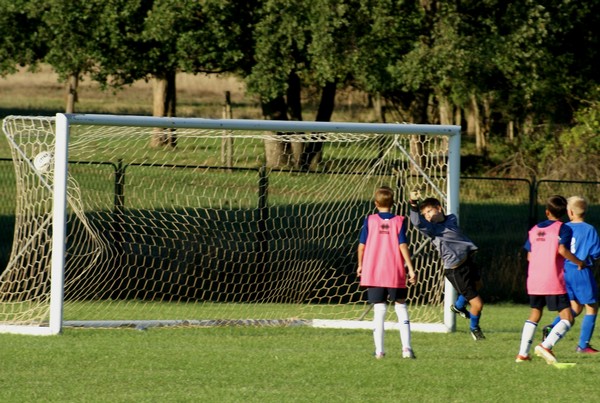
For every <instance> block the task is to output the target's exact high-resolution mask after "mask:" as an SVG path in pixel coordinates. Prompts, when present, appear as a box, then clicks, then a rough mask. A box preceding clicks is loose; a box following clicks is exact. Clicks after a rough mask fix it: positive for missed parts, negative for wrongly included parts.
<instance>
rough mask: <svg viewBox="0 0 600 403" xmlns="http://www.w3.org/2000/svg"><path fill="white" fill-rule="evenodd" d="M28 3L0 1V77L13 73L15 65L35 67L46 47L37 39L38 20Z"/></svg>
mask: <svg viewBox="0 0 600 403" xmlns="http://www.w3.org/2000/svg"><path fill="white" fill-rule="evenodd" d="M30 6H31V3H30V2H29V1H28V0H0V32H2V35H1V36H0V76H2V77H4V76H6V75H8V74H13V73H16V71H17V66H19V65H20V66H29V67H30V68H35V66H36V64H37V62H38V60H40V59H41V58H42V57H43V55H44V53H45V52H46V49H47V47H46V46H45V43H43V42H41V41H39V40H38V35H37V27H38V25H39V23H40V21H39V18H37V17H36V16H34V15H32V14H31V12H30Z"/></svg>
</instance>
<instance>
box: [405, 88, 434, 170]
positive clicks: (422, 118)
mask: <svg viewBox="0 0 600 403" xmlns="http://www.w3.org/2000/svg"><path fill="white" fill-rule="evenodd" d="M429 95H430V94H429V91H426V90H423V91H419V92H417V93H415V98H414V99H413V100H412V102H411V103H410V105H409V107H408V113H409V116H410V119H411V123H426V122H427V121H428V120H427V107H428V104H429ZM423 139H424V136H420V135H414V136H411V137H410V155H411V157H412V158H413V159H414V161H415V162H416V163H417V165H418V166H419V168H423V167H424V166H425V164H426V160H425V156H424V155H423ZM411 172H412V173H413V174H415V175H417V174H418V170H417V169H415V167H412V166H411Z"/></svg>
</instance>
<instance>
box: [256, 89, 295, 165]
mask: <svg viewBox="0 0 600 403" xmlns="http://www.w3.org/2000/svg"><path fill="white" fill-rule="evenodd" d="M261 106H262V111H263V117H264V118H265V119H268V120H288V118H287V113H286V110H287V104H286V102H285V99H284V98H283V96H279V97H277V98H275V99H273V100H271V101H266V102H263V103H262V105H261ZM290 162H291V147H290V143H287V142H285V143H284V142H282V141H278V140H265V165H266V166H267V167H268V168H275V167H280V166H288V165H289V164H290Z"/></svg>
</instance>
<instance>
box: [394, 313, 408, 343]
mask: <svg viewBox="0 0 600 403" xmlns="http://www.w3.org/2000/svg"><path fill="white" fill-rule="evenodd" d="M394 309H395V310H396V315H397V316H398V323H399V324H400V342H401V343H402V349H405V348H410V349H411V350H412V346H411V344H410V320H409V318H408V309H407V307H406V304H394Z"/></svg>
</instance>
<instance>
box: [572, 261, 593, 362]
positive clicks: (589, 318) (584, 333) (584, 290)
mask: <svg viewBox="0 0 600 403" xmlns="http://www.w3.org/2000/svg"><path fill="white" fill-rule="evenodd" d="M575 276H576V282H575V283H574V287H573V289H574V292H575V293H576V299H577V301H571V308H572V309H573V310H574V311H576V312H577V313H580V312H582V311H583V308H584V306H585V315H584V316H583V319H582V321H581V330H580V332H579V342H578V343H577V348H576V351H577V352H578V353H584V354H596V353H598V352H599V351H598V350H596V349H595V348H593V347H592V346H590V340H591V339H592V335H593V333H594V328H595V326H596V318H597V316H598V285H597V284H596V280H595V278H594V274H593V273H592V271H591V270H590V269H588V268H586V269H584V270H577V273H575Z"/></svg>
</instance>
